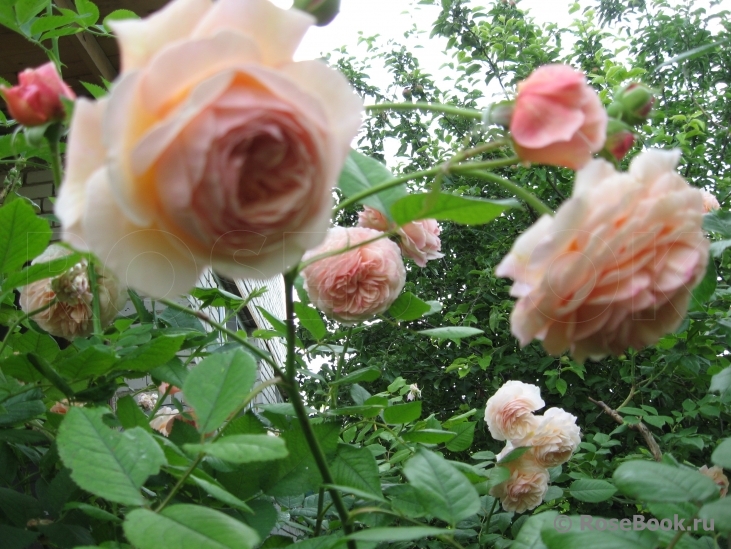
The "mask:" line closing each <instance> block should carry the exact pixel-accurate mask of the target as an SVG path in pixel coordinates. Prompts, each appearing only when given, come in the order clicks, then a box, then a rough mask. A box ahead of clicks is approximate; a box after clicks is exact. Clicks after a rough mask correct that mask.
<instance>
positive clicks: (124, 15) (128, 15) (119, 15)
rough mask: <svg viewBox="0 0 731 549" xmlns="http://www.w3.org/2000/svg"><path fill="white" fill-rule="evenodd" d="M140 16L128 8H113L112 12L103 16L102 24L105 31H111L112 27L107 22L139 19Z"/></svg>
mask: <svg viewBox="0 0 731 549" xmlns="http://www.w3.org/2000/svg"><path fill="white" fill-rule="evenodd" d="M139 18H140V17H139V16H138V15H137V14H136V13H135V12H133V11H130V10H114V11H113V12H112V13H110V14H109V15H107V16H106V17H105V18H104V21H103V22H102V24H103V25H104V28H105V29H106V31H107V32H112V27H111V26H110V24H109V23H113V22H114V21H123V20H125V19H139Z"/></svg>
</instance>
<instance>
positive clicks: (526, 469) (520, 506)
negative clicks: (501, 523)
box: [490, 462, 549, 513]
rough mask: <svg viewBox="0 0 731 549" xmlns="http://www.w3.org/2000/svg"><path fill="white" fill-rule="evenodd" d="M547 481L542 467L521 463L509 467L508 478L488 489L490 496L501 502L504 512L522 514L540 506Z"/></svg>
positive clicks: (546, 473)
mask: <svg viewBox="0 0 731 549" xmlns="http://www.w3.org/2000/svg"><path fill="white" fill-rule="evenodd" d="M508 465H511V464H508ZM548 479H549V475H548V471H547V470H546V469H544V468H543V467H538V466H535V465H531V464H530V463H527V462H526V463H522V464H521V466H520V467H511V473H510V478H509V479H508V480H506V481H505V482H503V483H502V484H498V485H497V486H493V487H492V488H490V495H491V496H493V497H495V498H498V499H499V500H500V501H501V502H502V504H503V509H504V510H505V511H508V512H511V511H512V512H514V513H524V512H525V511H530V510H531V509H535V508H536V507H538V506H539V505H540V504H541V502H542V501H543V498H544V497H545V495H546V491H548Z"/></svg>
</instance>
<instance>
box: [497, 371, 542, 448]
mask: <svg viewBox="0 0 731 549" xmlns="http://www.w3.org/2000/svg"><path fill="white" fill-rule="evenodd" d="M545 405H546V403H545V402H543V399H542V398H541V390H540V389H539V388H538V387H536V386H535V385H530V384H528V383H523V382H522V381H515V380H511V381H507V382H506V383H505V384H504V385H503V386H502V387H500V389H498V390H497V392H496V393H495V394H494V395H492V396H491V397H490V399H489V400H488V401H487V406H486V407H485V422H487V427H488V429H489V430H490V434H491V435H492V438H494V439H495V440H515V439H522V438H525V437H527V436H529V435H530V434H531V433H532V432H533V431H534V429H535V428H536V425H537V421H536V417H535V416H534V415H533V412H534V411H536V410H539V409H541V408H543V407H544V406H545Z"/></svg>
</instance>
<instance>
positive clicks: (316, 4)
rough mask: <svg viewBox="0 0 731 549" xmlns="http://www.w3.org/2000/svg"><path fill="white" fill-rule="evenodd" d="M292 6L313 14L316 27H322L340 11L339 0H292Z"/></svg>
mask: <svg viewBox="0 0 731 549" xmlns="http://www.w3.org/2000/svg"><path fill="white" fill-rule="evenodd" d="M292 7H293V8H297V9H298V10H302V11H304V12H307V13H309V14H310V15H314V16H315V19H317V22H316V23H315V24H316V25H317V26H318V27H324V26H325V25H328V24H329V23H331V22H332V20H333V19H335V16H336V15H337V14H338V12H340V0H294V5H293V6H292Z"/></svg>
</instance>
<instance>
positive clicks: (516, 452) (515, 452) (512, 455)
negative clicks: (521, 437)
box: [498, 446, 531, 465]
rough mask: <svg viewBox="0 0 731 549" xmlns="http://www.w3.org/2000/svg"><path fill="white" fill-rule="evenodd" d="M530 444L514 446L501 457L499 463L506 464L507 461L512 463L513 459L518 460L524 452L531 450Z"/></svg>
mask: <svg viewBox="0 0 731 549" xmlns="http://www.w3.org/2000/svg"><path fill="white" fill-rule="evenodd" d="M530 448H531V447H530V446H520V447H518V448H514V449H512V450H510V452H508V453H507V454H505V455H504V456H503V457H502V458H500V461H498V464H499V465H505V464H506V463H510V462H511V461H517V460H519V459H520V458H521V457H523V454H525V453H526V452H528V451H529V450H530Z"/></svg>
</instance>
